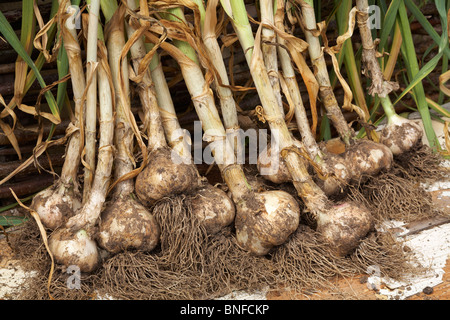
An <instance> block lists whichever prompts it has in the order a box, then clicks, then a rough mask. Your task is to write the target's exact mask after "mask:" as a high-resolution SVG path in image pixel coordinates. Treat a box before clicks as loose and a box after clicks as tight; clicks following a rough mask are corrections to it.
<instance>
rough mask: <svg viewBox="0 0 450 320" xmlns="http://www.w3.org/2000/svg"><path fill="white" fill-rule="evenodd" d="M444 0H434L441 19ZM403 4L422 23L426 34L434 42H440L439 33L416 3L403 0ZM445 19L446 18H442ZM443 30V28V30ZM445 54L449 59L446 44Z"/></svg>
mask: <svg viewBox="0 0 450 320" xmlns="http://www.w3.org/2000/svg"><path fill="white" fill-rule="evenodd" d="M444 2H445V1H436V7H439V8H438V10H439V14H440V15H441V21H443V20H442V12H441V11H442V10H443V11H444V12H445V11H446V8H445V3H444ZM405 5H406V6H407V7H408V10H409V11H410V12H411V14H412V15H413V16H414V18H416V20H417V21H418V22H419V23H420V24H421V25H422V27H423V28H424V29H425V31H426V32H427V33H428V35H429V36H430V37H431V38H432V39H433V40H434V42H436V44H440V43H441V38H442V37H440V36H439V34H438V33H437V32H436V30H435V29H434V28H433V26H432V25H431V23H430V22H429V21H428V19H427V18H426V17H425V16H424V15H423V13H422V12H421V11H420V9H419V8H418V7H417V5H416V4H415V3H414V2H413V1H412V0H405ZM444 17H445V14H444ZM444 20H445V21H446V20H447V19H446V18H445V19H444ZM443 31H444V30H443ZM444 52H445V55H446V56H447V58H449V59H450V48H449V47H448V46H447V47H446V48H445V49H444Z"/></svg>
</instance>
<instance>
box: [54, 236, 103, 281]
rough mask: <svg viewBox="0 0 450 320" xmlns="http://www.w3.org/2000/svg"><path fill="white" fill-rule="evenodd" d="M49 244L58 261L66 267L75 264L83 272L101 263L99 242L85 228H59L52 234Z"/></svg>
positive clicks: (92, 269)
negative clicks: (76, 229) (73, 229)
mask: <svg viewBox="0 0 450 320" xmlns="http://www.w3.org/2000/svg"><path fill="white" fill-rule="evenodd" d="M48 245H49V249H50V251H51V252H52V254H53V256H54V258H55V260H56V262H58V263H60V264H62V265H64V266H66V267H68V266H71V265H75V266H77V267H79V268H80V271H82V272H91V271H94V270H95V269H96V268H97V267H98V266H99V264H100V255H99V252H98V250H97V244H96V243H95V241H94V240H92V239H91V237H90V236H89V234H88V233H87V232H86V231H85V230H84V229H80V230H78V231H75V232H73V231H72V230H70V229H58V230H56V231H55V232H53V233H52V234H51V236H50V238H49V241H48Z"/></svg>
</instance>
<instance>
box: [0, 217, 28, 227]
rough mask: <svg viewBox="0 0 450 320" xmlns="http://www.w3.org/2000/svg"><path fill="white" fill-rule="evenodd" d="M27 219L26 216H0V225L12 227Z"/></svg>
mask: <svg viewBox="0 0 450 320" xmlns="http://www.w3.org/2000/svg"><path fill="white" fill-rule="evenodd" d="M27 220H28V218H27V217H12V216H0V226H2V227H13V226H18V225H20V224H22V223H24V222H26V221H27Z"/></svg>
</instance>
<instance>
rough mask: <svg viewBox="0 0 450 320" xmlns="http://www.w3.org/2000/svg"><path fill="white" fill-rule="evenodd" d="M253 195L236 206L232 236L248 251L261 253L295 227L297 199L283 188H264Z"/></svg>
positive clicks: (289, 233) (297, 220)
mask: <svg viewBox="0 0 450 320" xmlns="http://www.w3.org/2000/svg"><path fill="white" fill-rule="evenodd" d="M254 195H255V199H248V200H247V201H246V206H247V207H245V208H242V207H241V208H240V207H238V211H237V214H236V220H235V226H236V239H237V241H238V243H239V245H240V246H242V247H243V248H245V249H247V250H248V251H250V252H251V253H253V254H256V255H265V254H267V253H268V252H269V251H270V249H272V248H273V247H274V246H278V245H281V244H283V243H284V242H285V241H286V240H287V239H288V237H289V236H290V235H291V234H292V233H293V232H294V231H295V230H296V229H297V227H298V225H299V221H300V208H299V205H298V203H297V201H296V200H295V199H294V198H293V197H292V196H291V195H290V194H289V193H287V192H284V191H280V190H275V191H264V192H261V193H255V194H254ZM237 206H238V204H237ZM253 206H254V207H253ZM257 206H259V208H257ZM249 209H250V210H249Z"/></svg>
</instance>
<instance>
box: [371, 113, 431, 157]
mask: <svg viewBox="0 0 450 320" xmlns="http://www.w3.org/2000/svg"><path fill="white" fill-rule="evenodd" d="M422 136H423V130H422V127H421V126H420V125H419V124H418V123H416V122H414V121H412V120H408V119H405V118H403V117H401V116H399V115H397V114H394V115H392V116H390V117H389V120H388V123H387V125H386V126H385V127H384V128H383V130H382V131H381V134H380V142H381V143H382V144H384V145H386V146H387V147H388V148H389V149H391V151H392V154H393V155H394V156H398V155H400V154H402V153H404V152H407V151H409V150H411V149H412V148H413V147H415V146H416V145H417V144H420V143H421V142H422Z"/></svg>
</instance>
